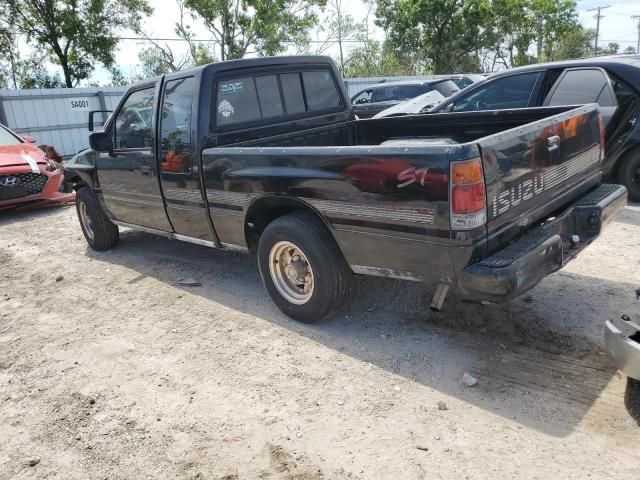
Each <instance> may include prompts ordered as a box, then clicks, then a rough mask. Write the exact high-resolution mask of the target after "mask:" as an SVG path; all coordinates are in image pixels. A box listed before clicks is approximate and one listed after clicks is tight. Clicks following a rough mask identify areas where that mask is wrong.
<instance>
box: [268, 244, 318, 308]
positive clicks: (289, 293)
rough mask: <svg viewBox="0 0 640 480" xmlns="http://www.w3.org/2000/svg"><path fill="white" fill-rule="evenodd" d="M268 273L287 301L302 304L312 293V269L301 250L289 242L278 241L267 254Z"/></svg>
mask: <svg viewBox="0 0 640 480" xmlns="http://www.w3.org/2000/svg"><path fill="white" fill-rule="evenodd" d="M269 273H270V274H271V279H272V280H273V283H274V285H275V287H276V289H277V290H278V292H279V293H280V294H281V295H282V296H283V297H285V298H286V299H287V301H289V302H291V303H294V304H297V305H302V304H305V303H307V302H308V301H309V299H310V298H311V295H312V294H313V270H312V269H311V265H310V264H309V261H308V260H307V257H306V256H305V254H304V253H303V252H302V250H301V249H300V248H299V247H298V246H297V245H295V244H293V243H291V242H286V241H283V242H278V243H276V244H275V245H274V246H273V247H272V248H271V252H270V254H269Z"/></svg>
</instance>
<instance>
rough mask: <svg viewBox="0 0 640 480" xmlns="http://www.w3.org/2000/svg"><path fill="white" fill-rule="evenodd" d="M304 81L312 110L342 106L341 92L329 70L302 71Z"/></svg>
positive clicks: (308, 102) (309, 106) (306, 95)
mask: <svg viewBox="0 0 640 480" xmlns="http://www.w3.org/2000/svg"><path fill="white" fill-rule="evenodd" d="M302 82H303V84H304V92H305V97H306V99H307V107H308V109H309V111H310V112H315V111H319V110H328V109H331V108H336V107H338V106H340V94H339V93H338V89H337V88H336V84H335V82H334V81H333V77H332V76H331V72H329V71H328V70H313V71H306V72H302Z"/></svg>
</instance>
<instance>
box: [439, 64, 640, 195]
mask: <svg viewBox="0 0 640 480" xmlns="http://www.w3.org/2000/svg"><path fill="white" fill-rule="evenodd" d="M587 103H597V104H598V105H599V107H600V114H601V115H602V118H603V119H604V121H605V125H606V130H605V137H606V145H605V147H606V151H607V158H606V162H605V163H604V164H603V165H602V169H603V173H604V174H605V176H606V177H607V178H610V179H611V180H612V181H613V182H617V183H620V184H621V185H625V186H626V187H627V189H628V190H629V198H630V199H631V200H634V201H640V122H638V119H639V117H640V55H616V56H611V57H596V58H584V59H580V60H568V61H561V62H552V63H544V64H535V65H528V66H525V67H518V68H512V69H509V70H505V71H502V72H498V73H496V74H492V75H491V76H490V77H488V78H487V79H486V80H485V81H481V82H478V83H477V84H475V85H473V86H471V87H469V88H467V89H466V90H465V91H464V92H460V93H459V94H456V95H453V96H451V97H450V98H448V99H446V100H444V101H443V102H442V103H440V104H439V105H437V106H436V107H434V108H433V110H432V112H445V111H454V112H459V111H478V110H501V109H513V108H526V107H541V106H559V105H581V104H587Z"/></svg>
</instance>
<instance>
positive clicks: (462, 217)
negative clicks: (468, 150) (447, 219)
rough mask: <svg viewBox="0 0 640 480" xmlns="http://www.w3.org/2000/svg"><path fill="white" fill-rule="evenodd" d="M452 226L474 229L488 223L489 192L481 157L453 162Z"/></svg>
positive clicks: (461, 228)
mask: <svg viewBox="0 0 640 480" xmlns="http://www.w3.org/2000/svg"><path fill="white" fill-rule="evenodd" d="M450 188H451V192H450V195H449V201H450V205H451V228H452V229H453V230H472V229H474V228H477V227H480V226H482V225H484V224H485V223H487V194H486V190H485V186H484V176H483V174H482V161H481V160H480V159H479V158H474V159H473V160H467V161H465V162H451V180H450Z"/></svg>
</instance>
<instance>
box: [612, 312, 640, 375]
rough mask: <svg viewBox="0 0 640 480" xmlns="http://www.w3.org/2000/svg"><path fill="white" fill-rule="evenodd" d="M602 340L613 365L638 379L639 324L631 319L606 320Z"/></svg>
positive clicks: (639, 358)
mask: <svg viewBox="0 0 640 480" xmlns="http://www.w3.org/2000/svg"><path fill="white" fill-rule="evenodd" d="M604 340H605V346H606V350H607V354H608V355H609V358H610V359H611V360H612V361H613V363H614V365H615V366H616V367H617V368H618V369H619V370H622V371H623V372H624V373H626V374H627V375H628V376H630V377H631V378H635V379H636V380H640V325H638V323H636V322H633V321H631V319H629V320H623V319H621V318H620V319H617V320H607V323H606V327H605V333H604Z"/></svg>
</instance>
